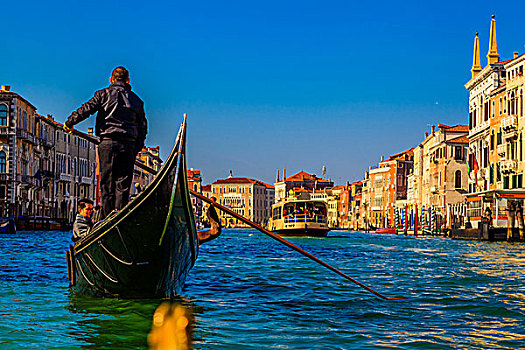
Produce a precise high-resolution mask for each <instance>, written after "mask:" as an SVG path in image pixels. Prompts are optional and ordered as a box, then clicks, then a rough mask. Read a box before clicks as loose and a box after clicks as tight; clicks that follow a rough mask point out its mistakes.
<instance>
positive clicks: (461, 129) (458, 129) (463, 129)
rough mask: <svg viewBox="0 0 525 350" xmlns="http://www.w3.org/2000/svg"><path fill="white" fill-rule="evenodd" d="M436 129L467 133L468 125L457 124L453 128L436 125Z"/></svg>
mask: <svg viewBox="0 0 525 350" xmlns="http://www.w3.org/2000/svg"><path fill="white" fill-rule="evenodd" d="M438 128H440V129H442V130H446V131H456V132H468V131H469V130H468V125H464V124H458V125H454V126H448V125H445V124H438Z"/></svg>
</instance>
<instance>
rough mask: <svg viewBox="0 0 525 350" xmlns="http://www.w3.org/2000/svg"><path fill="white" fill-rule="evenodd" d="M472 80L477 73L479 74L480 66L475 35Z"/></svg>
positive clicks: (477, 38)
mask: <svg viewBox="0 0 525 350" xmlns="http://www.w3.org/2000/svg"><path fill="white" fill-rule="evenodd" d="M470 71H471V72H472V78H474V77H475V76H476V75H477V74H478V73H479V72H481V64H480V58H479V37H478V33H476V38H475V39H474V58H473V60H472V69H471V70H470Z"/></svg>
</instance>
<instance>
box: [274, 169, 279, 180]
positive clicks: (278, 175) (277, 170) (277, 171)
mask: <svg viewBox="0 0 525 350" xmlns="http://www.w3.org/2000/svg"><path fill="white" fill-rule="evenodd" d="M275 182H279V169H277V178H276V179H275Z"/></svg>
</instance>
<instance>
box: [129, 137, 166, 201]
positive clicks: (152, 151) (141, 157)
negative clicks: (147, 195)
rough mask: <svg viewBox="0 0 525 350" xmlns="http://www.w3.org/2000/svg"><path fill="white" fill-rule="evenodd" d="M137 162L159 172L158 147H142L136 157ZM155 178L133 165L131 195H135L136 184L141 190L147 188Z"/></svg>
mask: <svg viewBox="0 0 525 350" xmlns="http://www.w3.org/2000/svg"><path fill="white" fill-rule="evenodd" d="M136 161H137V162H139V163H142V164H144V165H145V166H147V167H149V168H152V169H154V170H156V171H159V170H160V168H161V167H162V159H161V158H160V146H156V147H144V148H143V149H142V150H141V151H140V152H139V153H138V155H137V159H136ZM154 178H155V174H151V173H150V172H149V171H147V170H144V169H142V168H139V167H138V166H137V165H135V167H134V169H133V185H132V191H133V192H132V194H133V195H136V194H137V190H138V189H137V186H136V185H137V184H138V186H139V187H140V190H143V189H144V188H145V187H146V186H148V185H149V184H150V183H151V181H153V179H154Z"/></svg>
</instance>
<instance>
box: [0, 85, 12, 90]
mask: <svg viewBox="0 0 525 350" xmlns="http://www.w3.org/2000/svg"><path fill="white" fill-rule="evenodd" d="M0 90H4V91H10V90H11V85H2V88H1V89H0Z"/></svg>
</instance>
